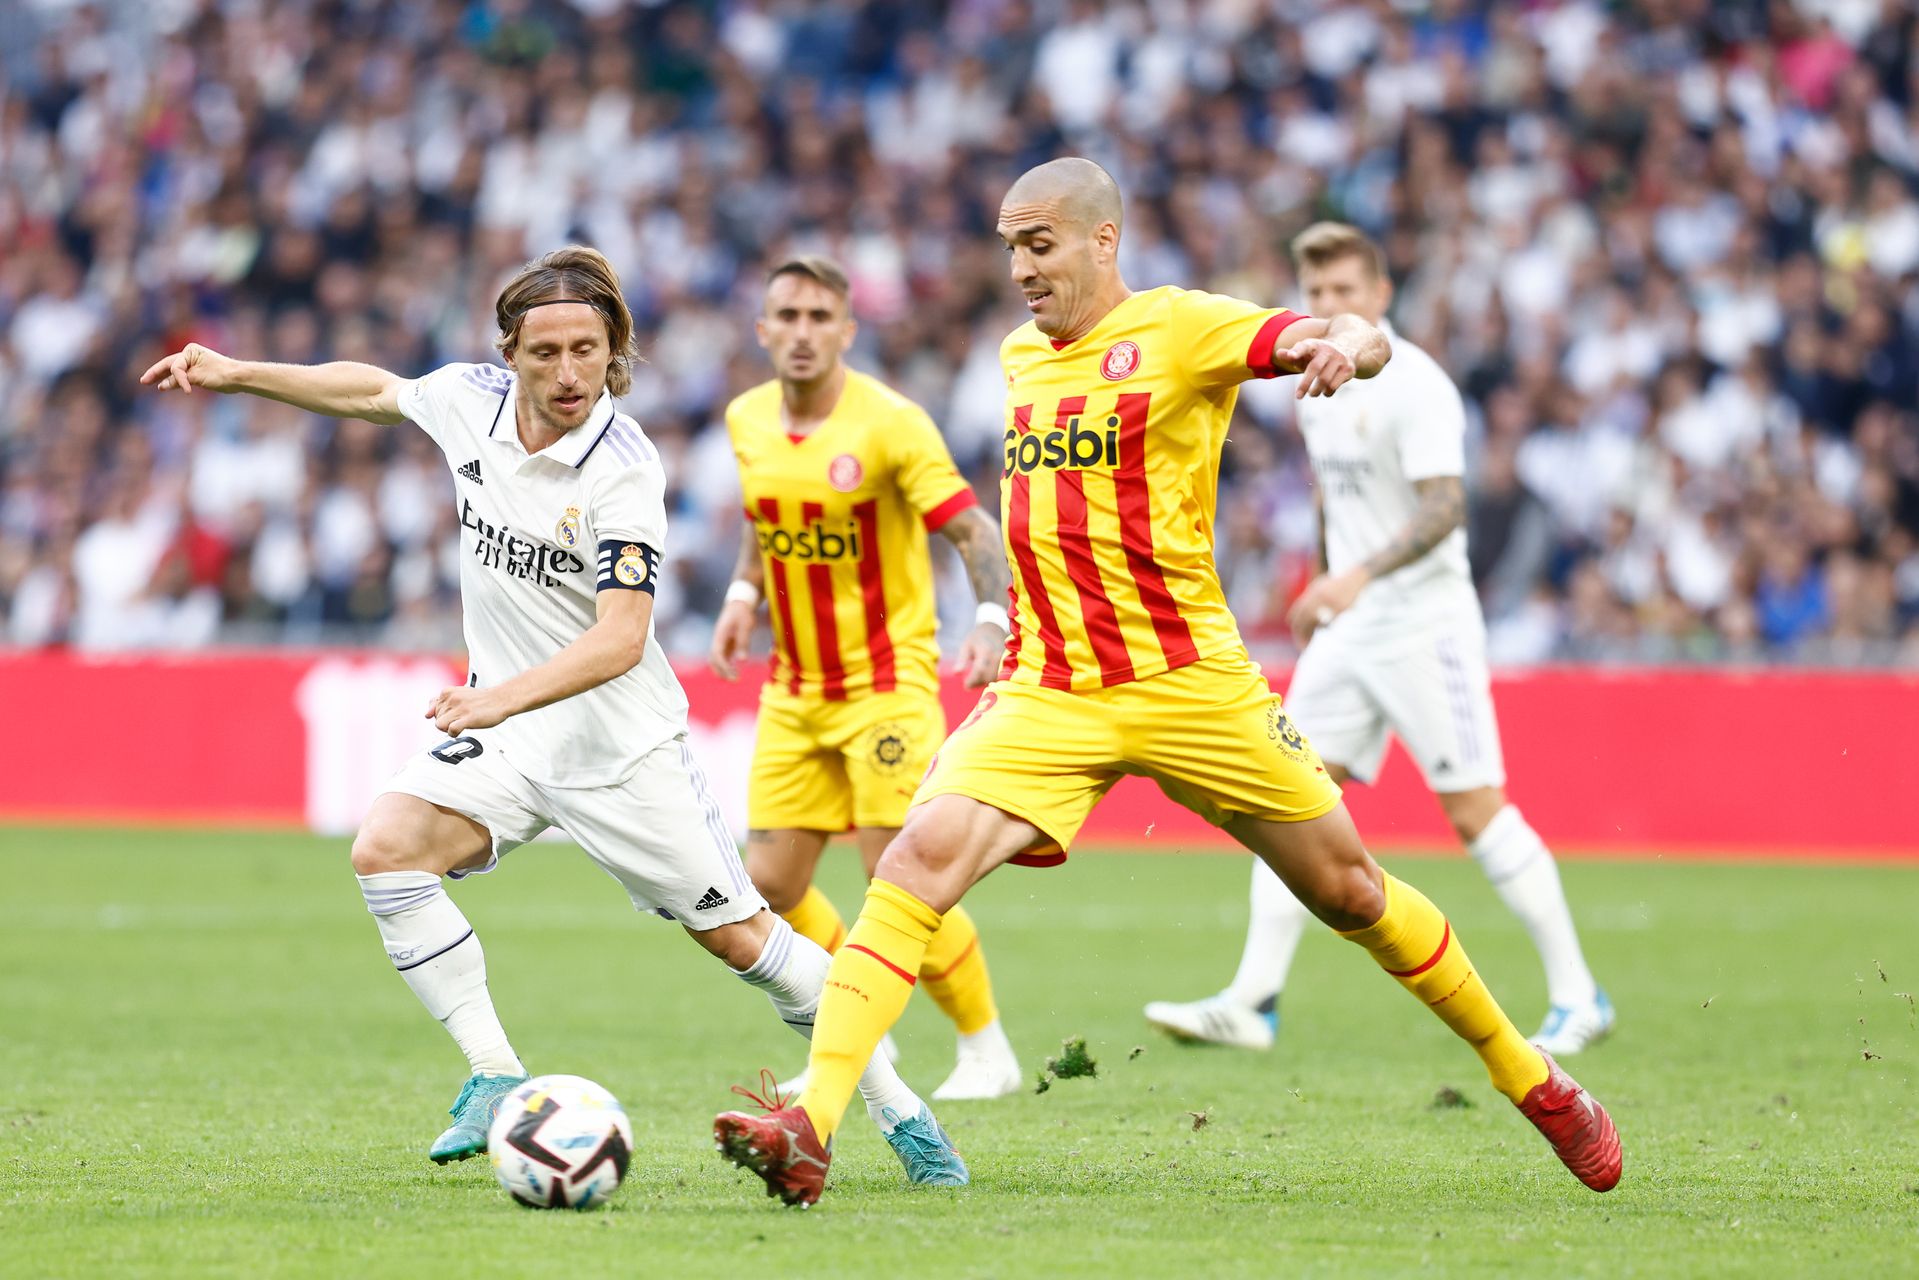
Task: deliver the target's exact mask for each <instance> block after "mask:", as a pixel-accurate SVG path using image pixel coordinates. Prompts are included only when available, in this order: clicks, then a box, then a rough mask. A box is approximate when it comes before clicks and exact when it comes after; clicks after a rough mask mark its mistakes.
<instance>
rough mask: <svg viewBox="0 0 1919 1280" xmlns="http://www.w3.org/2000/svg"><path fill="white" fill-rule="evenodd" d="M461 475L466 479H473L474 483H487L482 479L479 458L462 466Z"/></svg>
mask: <svg viewBox="0 0 1919 1280" xmlns="http://www.w3.org/2000/svg"><path fill="white" fill-rule="evenodd" d="M460 475H461V476H462V477H463V478H464V479H467V480H471V481H472V482H473V483H474V484H485V483H486V481H484V480H482V479H480V460H479V459H478V458H475V459H474V460H473V461H471V462H469V463H467V464H466V465H465V466H463V467H461V468H460Z"/></svg>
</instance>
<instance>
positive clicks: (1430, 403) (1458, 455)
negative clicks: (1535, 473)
mask: <svg viewBox="0 0 1919 1280" xmlns="http://www.w3.org/2000/svg"><path fill="white" fill-rule="evenodd" d="M1293 257H1294V260H1295V261H1296V263H1297V264H1298V267H1299V274H1300V284H1301V286H1302V287H1303V288H1304V290H1305V293H1306V301H1307V305H1308V306H1309V308H1310V309H1311V310H1312V312H1313V313H1314V314H1315V315H1333V314H1335V313H1339V312H1354V313H1356V314H1358V315H1360V316H1362V317H1364V318H1365V319H1367V320H1370V321H1372V322H1373V323H1374V324H1377V325H1379V326H1380V327H1381V328H1382V329H1387V330H1388V332H1390V326H1389V324H1388V322H1387V321H1386V319H1385V314H1386V308H1387V306H1388V305H1389V304H1390V303H1391V301H1392V283H1391V281H1390V280H1389V279H1388V277H1387V274H1386V269H1385V263H1384V256H1383V255H1382V254H1381V253H1380V251H1379V248H1378V246H1376V245H1374V244H1373V243H1372V242H1371V241H1370V240H1368V239H1367V238H1366V237H1365V236H1364V235H1363V234H1362V233H1360V232H1359V231H1357V230H1355V229H1354V228H1352V227H1348V226H1344V225H1342V224H1338V223H1328V222H1322V223H1318V224H1316V225H1314V226H1311V227H1308V228H1307V229H1306V230H1305V231H1303V232H1301V233H1300V235H1299V236H1298V238H1297V239H1295V240H1294V242H1293ZM1391 336H1392V344H1393V359H1392V363H1391V364H1389V365H1387V367H1386V368H1385V370H1384V371H1383V372H1381V373H1380V375H1379V376H1378V377H1377V378H1374V379H1372V380H1370V381H1366V382H1351V383H1348V384H1347V385H1346V386H1344V387H1342V388H1340V390H1339V393H1338V394H1337V395H1335V396H1332V397H1331V398H1328V399H1316V400H1302V401H1300V402H1299V406H1298V408H1299V427H1300V432H1301V434H1302V435H1303V436H1304V437H1305V440H1306V451H1307V453H1308V454H1309V455H1310V456H1311V459H1312V464H1313V472H1314V475H1315V476H1316V478H1317V480H1318V487H1319V500H1320V528H1321V532H1322V546H1323V551H1324V560H1325V563H1324V564H1323V565H1322V566H1321V574H1320V576H1319V577H1317V578H1315V579H1314V580H1313V582H1312V583H1311V584H1310V585H1309V586H1308V587H1307V588H1306V590H1305V592H1304V593H1303V594H1301V596H1300V598H1299V599H1298V600H1297V601H1296V602H1295V603H1294V605H1293V608H1292V610H1291V613H1290V615H1289V619H1288V620H1289V621H1290V622H1291V624H1292V627H1293V631H1294V634H1295V636H1297V637H1298V639H1299V640H1300V642H1301V643H1302V644H1304V645H1305V651H1304V652H1303V653H1302V654H1301V655H1300V658H1299V664H1298V666H1297V667H1296V668H1295V669H1294V671H1293V679H1292V684H1291V685H1290V686H1289V687H1288V688H1287V690H1286V709H1287V711H1288V712H1290V713H1291V714H1292V716H1293V718H1294V720H1296V721H1297V722H1298V723H1299V726H1300V728H1302V729H1303V730H1305V732H1306V734H1307V735H1308V736H1309V737H1310V738H1311V739H1312V741H1313V744H1314V745H1315V746H1317V747H1318V748H1319V754H1320V757H1321V758H1322V759H1323V760H1324V761H1325V762H1326V767H1327V769H1328V770H1330V771H1331V772H1332V774H1333V777H1334V780H1335V781H1337V782H1340V783H1341V784H1343V783H1344V782H1345V781H1346V779H1347V778H1349V777H1350V778H1355V779H1357V780H1359V781H1360V782H1368V783H1370V782H1371V781H1373V779H1374V778H1375V777H1376V776H1377V774H1378V771H1379V765H1380V762H1381V760H1382V759H1383V758H1384V756H1385V753H1386V744H1387V737H1388V735H1389V734H1392V735H1396V736H1397V737H1398V738H1399V739H1400V740H1401V741H1402V742H1403V743H1405V745H1406V748H1407V750H1408V751H1409V752H1410V753H1411V754H1412V757H1413V759H1414V760H1415V761H1416V762H1417V763H1418V765H1419V768H1420V771H1421V773H1423V774H1424V775H1425V778H1426V784H1427V785H1428V786H1429V787H1431V788H1432V790H1433V792H1434V794H1435V795H1436V796H1437V797H1438V800H1439V803H1440V806H1441V808H1443V809H1444V810H1445V812H1446V818H1447V821H1448V822H1450V823H1451V824H1452V827H1453V830H1454V831H1455V832H1456V833H1457V834H1458V836H1459V839H1460V842H1461V843H1462V844H1464V845H1465V846H1466V847H1467V849H1469V850H1470V851H1471V852H1472V855H1473V857H1474V859H1475V860H1476V861H1478V863H1479V865H1480V867H1481V869H1482V870H1484V871H1485V873H1486V876H1487V878H1488V879H1490V880H1491V881H1492V882H1493V887H1494V888H1495V889H1497V890H1498V892H1499V895H1500V897H1501V898H1502V899H1504V900H1505V902H1506V905H1507V906H1508V907H1510V908H1511V909H1512V911H1513V913H1514V914H1515V915H1517V916H1518V917H1519V918H1520V920H1521V922H1523V923H1524V924H1525V926H1526V931H1527V932H1528V933H1529V934H1531V935H1532V940H1533V945H1534V946H1536V947H1537V948H1538V950H1539V955H1540V959H1541V960H1542V961H1543V962H1544V964H1545V969H1546V987H1547V995H1548V999H1549V1001H1550V1003H1551V1006H1552V1007H1551V1009H1550V1010H1549V1011H1548V1013H1547V1015H1546V1019H1545V1022H1544V1024H1543V1025H1542V1026H1541V1027H1540V1029H1539V1032H1538V1033H1537V1034H1536V1035H1535V1036H1533V1042H1534V1043H1535V1044H1537V1045H1539V1046H1540V1047H1541V1048H1543V1049H1545V1050H1546V1051H1547V1052H1548V1053H1551V1054H1554V1055H1564V1054H1568V1053H1577V1052H1578V1051H1579V1050H1581V1049H1584V1048H1586V1047H1587V1046H1588V1045H1590V1044H1592V1043H1593V1042H1594V1041H1596V1040H1598V1039H1600V1038H1601V1037H1603V1036H1604V1035H1605V1034H1606V1033H1607V1032H1609V1031H1610V1030H1611V1029H1612V1025H1613V1010H1612V1003H1611V1001H1609V1000H1608V999H1607V998H1606V993H1605V992H1604V991H1602V990H1600V988H1599V985H1598V984H1597V983H1596V982H1595V981H1594V980H1593V976H1592V972H1591V971H1590V970H1589V969H1588V968H1587V967H1586V961H1585V957H1584V955H1583V954H1582V953H1581V951H1580V946H1579V935H1578V933H1577V932H1576V931H1575V930H1574V928H1573V921H1572V913H1571V911H1570V910H1568V908H1567V906H1566V895H1565V892H1564V890H1563V889H1562V888H1561V887H1560V882H1559V869H1558V867H1557V866H1556V865H1555V864H1554V862H1553V856H1552V853H1551V852H1550V851H1549V850H1548V849H1547V848H1546V845H1545V843H1544V842H1543V841H1542V840H1541V839H1540V838H1539V836H1538V835H1537V834H1536V833H1535V832H1534V831H1533V829H1532V827H1530V826H1529V825H1527V823H1526V819H1525V818H1524V817H1522V816H1521V815H1520V812H1519V810H1518V809H1517V808H1515V807H1514V806H1513V805H1511V804H1510V803H1508V801H1507V799H1506V792H1505V783H1506V771H1505V765H1504V762H1503V760H1502V757H1501V754H1500V748H1499V724H1498V721H1497V720H1496V719H1495V718H1494V715H1493V701H1492V688H1491V678H1490V676H1489V674H1488V672H1487V668H1486V624H1485V620H1484V618H1483V617H1482V615H1481V613H1480V609H1479V597H1478V596H1477V595H1476V594H1475V592H1474V590H1473V583H1472V575H1471V573H1470V571H1469V570H1468V568H1467V564H1466V532H1465V529H1464V523H1465V517H1466V495H1465V486H1464V480H1463V479H1462V476H1463V473H1464V471H1465V433H1466V413H1465V406H1464V404H1463V403H1462V402H1461V400H1460V397H1459V391H1458V389H1457V388H1456V387H1454V386H1453V383H1452V380H1451V379H1450V378H1448V377H1447V376H1446V372H1445V370H1443V369H1441V368H1440V367H1439V364H1438V362H1436V361H1435V360H1434V359H1433V358H1432V357H1431V356H1430V355H1428V354H1427V353H1426V352H1424V351H1422V350H1420V349H1419V348H1418V347H1417V346H1415V345H1414V344H1412V343H1410V342H1408V341H1407V340H1406V339H1405V338H1403V337H1401V336H1399V335H1398V334H1392V335H1391ZM1252 898H1253V906H1252V921H1251V924H1250V925H1249V927H1248V929H1247V935H1246V948H1245V952H1244V954H1243V955H1242V957H1241V959H1240V966H1239V973H1238V974H1237V975H1236V976H1235V977H1234V979H1233V982H1232V985H1231V986H1229V987H1227V988H1226V990H1224V991H1222V992H1220V993H1219V994H1218V995H1215V996H1210V997H1208V998H1206V999H1204V1000H1197V1001H1193V1002H1191V1003H1188V1004H1175V1003H1172V1002H1169V1001H1155V1002H1154V1003H1152V1004H1149V1005H1147V1006H1146V1018H1147V1020H1148V1021H1149V1022H1151V1023H1153V1024H1154V1025H1155V1026H1158V1027H1160V1028H1162V1029H1163V1030H1166V1031H1168V1032H1171V1033H1172V1034H1173V1035H1174V1036H1176V1037H1179V1038H1181V1039H1185V1040H1200V1041H1208V1042H1211V1043H1216V1044H1229V1045H1236V1046H1240V1047H1244V1048H1266V1047H1268V1046H1270V1045H1271V1044H1272V1043H1273V1037H1274V1033H1275V1030H1276V1027H1277V1025H1278V1016H1277V1004H1278V999H1279V993H1280V990H1281V989H1282V988H1283V987H1284V986H1285V983H1286V972H1287V970H1288V968H1289V967H1290V966H1291V964H1292V958H1293V951H1294V948H1296V947H1297V946H1298V945H1299V939H1300V936H1301V935H1302V934H1303V933H1304V932H1305V930H1306V926H1307V923H1308V921H1309V920H1310V919H1311V915H1310V914H1309V913H1308V912H1307V910H1306V908H1305V907H1304V906H1302V905H1301V904H1300V902H1299V901H1298V900H1297V899H1296V898H1294V897H1293V895H1292V894H1291V893H1289V892H1288V891H1287V889H1286V886H1285V885H1284V884H1282V883H1280V880H1279V877H1277V876H1275V875H1274V874H1273V873H1272V872H1271V871H1270V870H1269V869H1268V868H1267V867H1266V865H1265V864H1264V863H1262V862H1260V861H1259V860H1258V859H1254V860H1253V894H1252Z"/></svg>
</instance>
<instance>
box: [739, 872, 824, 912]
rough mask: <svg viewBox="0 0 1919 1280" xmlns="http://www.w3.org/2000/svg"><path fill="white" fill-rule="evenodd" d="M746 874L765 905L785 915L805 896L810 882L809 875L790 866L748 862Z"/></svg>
mask: <svg viewBox="0 0 1919 1280" xmlns="http://www.w3.org/2000/svg"><path fill="white" fill-rule="evenodd" d="M746 870H747V874H748V875H749V876H751V877H752V880H753V887H754V888H755V889H758V890H759V891H760V896H761V897H762V898H765V899H766V905H767V906H769V907H771V908H773V910H774V911H775V912H777V913H779V914H780V915H785V914H786V913H787V912H789V911H791V910H792V909H793V908H794V907H797V906H799V905H800V899H801V898H804V897H805V896H806V890H807V886H809V885H810V884H811V883H812V880H811V878H810V877H808V876H805V875H802V874H800V872H799V871H798V870H796V869H795V868H792V867H775V866H766V865H763V864H760V863H756V862H749V863H747V866H746Z"/></svg>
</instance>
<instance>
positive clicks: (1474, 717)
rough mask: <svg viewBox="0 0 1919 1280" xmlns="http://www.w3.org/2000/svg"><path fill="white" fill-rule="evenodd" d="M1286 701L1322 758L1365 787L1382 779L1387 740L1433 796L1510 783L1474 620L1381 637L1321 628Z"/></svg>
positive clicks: (1480, 631) (1482, 633)
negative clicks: (1406, 755) (1402, 750)
mask: <svg viewBox="0 0 1919 1280" xmlns="http://www.w3.org/2000/svg"><path fill="white" fill-rule="evenodd" d="M1285 705H1286V711H1287V713H1288V714H1289V715H1291V716H1292V718H1293V720H1294V721H1295V722H1297V723H1298V725H1299V727H1300V728H1301V729H1303V730H1305V732H1306V736H1307V737H1308V738H1310V739H1311V740H1312V743H1313V746H1315V747H1317V748H1318V749H1319V755H1320V758H1321V759H1322V760H1325V761H1326V762H1327V763H1328V764H1336V765H1340V766H1342V767H1344V768H1345V769H1346V771H1347V772H1348V773H1350V774H1352V776H1353V778H1354V779H1355V780H1357V781H1359V782H1365V783H1371V782H1372V781H1374V780H1375V779H1376V778H1378V776H1379V766H1380V764H1381V762H1383V761H1384V760H1385V758H1386V745H1387V741H1388V737H1389V735H1390V736H1396V737H1398V738H1399V740H1400V741H1401V742H1403V743H1405V744H1406V750H1407V751H1408V752H1410V753H1411V755H1412V757H1413V760H1414V762H1415V763H1416V764H1418V765H1419V771H1420V772H1421V773H1423V774H1424V775H1425V776H1426V785H1427V786H1428V787H1430V788H1432V790H1434V791H1438V792H1452V791H1473V790H1476V789H1478V788H1480V787H1502V786H1504V785H1506V762H1505V758H1504V756H1503V755H1502V754H1501V753H1500V749H1499V722H1498V720H1497V719H1495V718H1494V715H1493V693H1492V676H1491V673H1490V672H1489V671H1488V670H1487V668H1486V630H1485V626H1484V624H1483V623H1480V622H1479V621H1478V619H1477V618H1474V619H1470V620H1462V621H1460V622H1459V623H1457V624H1455V625H1452V626H1426V627H1422V628H1420V629H1419V630H1417V631H1416V632H1412V633H1410V634H1405V633H1402V634H1400V635H1395V636H1392V637H1389V638H1386V639H1383V640H1380V639H1374V638H1372V637H1369V636H1367V635H1366V634H1365V633H1363V632H1358V633H1356V632H1353V631H1352V630H1350V629H1348V628H1344V627H1341V626H1340V625H1339V624H1338V623H1334V624H1333V625H1331V626H1328V627H1324V628H1322V629H1320V630H1319V631H1317V632H1315V633H1314V635H1313V639H1312V642H1311V643H1309V644H1308V645H1307V646H1306V651H1305V652H1304V653H1302V654H1300V655H1299V663H1298V665H1297V666H1295V667H1294V668H1293V682H1292V684H1291V685H1290V686H1289V687H1288V688H1287V690H1286V698H1285Z"/></svg>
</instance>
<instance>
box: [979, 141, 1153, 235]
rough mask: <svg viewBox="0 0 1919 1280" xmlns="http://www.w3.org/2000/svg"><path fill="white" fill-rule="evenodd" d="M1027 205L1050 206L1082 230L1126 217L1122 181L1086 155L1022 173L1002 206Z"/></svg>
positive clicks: (1050, 161)
mask: <svg viewBox="0 0 1919 1280" xmlns="http://www.w3.org/2000/svg"><path fill="white" fill-rule="evenodd" d="M1027 205H1050V206H1052V207H1053V208H1055V209H1057V210H1058V211H1059V212H1060V213H1061V214H1062V215H1064V216H1065V217H1066V218H1067V219H1070V220H1071V223H1072V225H1073V226H1074V227H1075V228H1076V229H1078V230H1081V231H1091V230H1092V229H1093V228H1094V227H1097V226H1098V225H1099V224H1100V223H1102V222H1110V223H1112V224H1113V225H1114V226H1115V227H1117V226H1119V225H1121V218H1122V217H1123V209H1122V206H1121V202H1120V198H1119V184H1118V183H1117V182H1114V181H1113V175H1112V174H1110V173H1108V172H1106V170H1104V169H1102V168H1100V167H1099V166H1098V165H1096V164H1094V163H1093V162H1092V161H1091V160H1088V159H1086V158H1085V157H1084V156H1062V157H1061V158H1060V159H1058V160H1048V161H1047V162H1046V163H1045V164H1043V165H1039V166H1037V167H1036V168H1032V169H1028V170H1027V171H1026V172H1025V173H1022V174H1021V175H1020V176H1019V180H1018V181H1017V182H1015V183H1014V184H1013V186H1012V189H1011V190H1009V191H1008V192H1007V193H1006V199H1005V200H1003V201H1001V202H1000V207H1001V208H1002V209H1012V208H1015V207H1019V206H1027Z"/></svg>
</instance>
